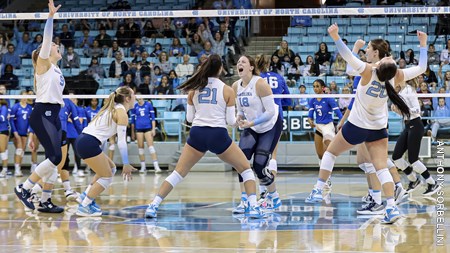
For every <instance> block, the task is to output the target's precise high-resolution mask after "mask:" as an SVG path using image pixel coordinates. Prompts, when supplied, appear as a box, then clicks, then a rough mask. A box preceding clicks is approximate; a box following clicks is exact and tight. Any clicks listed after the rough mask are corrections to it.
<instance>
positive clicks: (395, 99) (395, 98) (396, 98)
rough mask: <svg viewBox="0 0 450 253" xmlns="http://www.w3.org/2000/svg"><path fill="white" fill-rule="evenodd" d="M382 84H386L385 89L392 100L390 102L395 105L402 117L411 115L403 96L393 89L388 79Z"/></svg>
mask: <svg viewBox="0 0 450 253" xmlns="http://www.w3.org/2000/svg"><path fill="white" fill-rule="evenodd" d="M384 84H385V86H386V91H387V94H388V97H389V99H390V100H391V101H392V103H394V105H396V106H397V108H398V109H399V110H400V112H401V113H402V115H403V117H404V118H407V119H409V117H411V112H410V111H409V107H408V105H406V103H405V101H404V100H403V98H402V97H401V96H400V95H399V94H398V93H397V92H396V91H395V89H394V87H393V86H392V85H391V83H390V82H389V80H386V81H384Z"/></svg>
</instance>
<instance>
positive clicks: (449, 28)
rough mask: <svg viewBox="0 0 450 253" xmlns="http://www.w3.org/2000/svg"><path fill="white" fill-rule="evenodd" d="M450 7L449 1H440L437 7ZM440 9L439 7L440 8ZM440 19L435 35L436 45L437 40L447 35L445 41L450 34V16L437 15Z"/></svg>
mask: <svg viewBox="0 0 450 253" xmlns="http://www.w3.org/2000/svg"><path fill="white" fill-rule="evenodd" d="M449 5H450V1H449V0H441V1H439V2H438V3H437V4H436V6H443V7H444V6H445V7H448V6H449ZM438 8H439V7H438ZM437 16H438V19H437V22H436V27H435V30H434V34H435V35H436V37H435V38H434V42H433V44H434V43H436V40H437V39H438V37H439V35H445V39H447V35H448V34H450V15H449V14H448V13H445V14H444V13H443V14H442V15H437Z"/></svg>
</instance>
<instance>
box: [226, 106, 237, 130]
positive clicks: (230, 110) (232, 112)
mask: <svg viewBox="0 0 450 253" xmlns="http://www.w3.org/2000/svg"><path fill="white" fill-rule="evenodd" d="M235 108H236V107H235V106H227V112H226V120H227V124H228V125H230V126H234V125H235V124H236V109H235Z"/></svg>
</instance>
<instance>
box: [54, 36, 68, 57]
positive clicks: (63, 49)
mask: <svg viewBox="0 0 450 253" xmlns="http://www.w3.org/2000/svg"><path fill="white" fill-rule="evenodd" d="M53 42H55V44H56V45H57V46H58V49H59V53H60V54H61V55H64V53H65V52H66V47H65V46H64V44H63V43H61V39H60V38H59V37H58V36H55V37H53Z"/></svg>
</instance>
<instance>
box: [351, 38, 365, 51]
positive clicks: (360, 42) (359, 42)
mask: <svg viewBox="0 0 450 253" xmlns="http://www.w3.org/2000/svg"><path fill="white" fill-rule="evenodd" d="M364 45H366V42H365V41H364V40H361V39H359V40H357V41H356V42H355V45H354V46H353V49H354V50H357V51H359V50H360V49H361V48H363V47H364Z"/></svg>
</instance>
